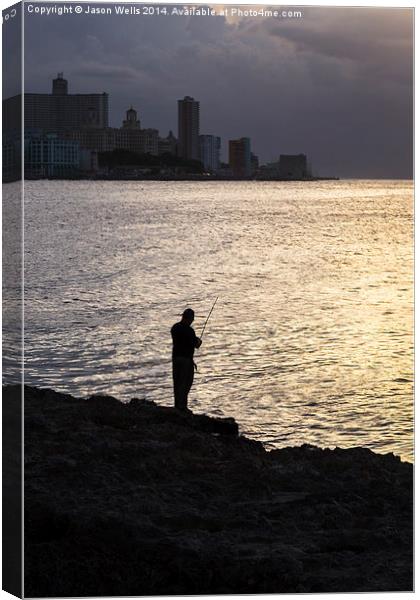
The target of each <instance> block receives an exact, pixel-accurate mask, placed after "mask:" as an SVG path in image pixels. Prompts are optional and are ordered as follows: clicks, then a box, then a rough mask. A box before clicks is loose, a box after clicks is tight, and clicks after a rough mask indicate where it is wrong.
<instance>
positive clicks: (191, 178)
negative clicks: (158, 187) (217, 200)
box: [3, 175, 340, 183]
mask: <svg viewBox="0 0 420 600" xmlns="http://www.w3.org/2000/svg"><path fill="white" fill-rule="evenodd" d="M16 181H21V179H20V178H19V179H10V180H3V183H13V182H16ZM24 181H193V182H203V181H211V182H214V181H221V182H227V181H236V182H240V183H243V182H272V183H293V182H305V183H314V182H318V181H340V178H339V177H312V178H304V179H280V178H276V179H273V178H259V177H258V178H243V179H238V178H235V177H215V176H214V177H213V176H208V177H207V176H203V175H185V176H180V177H156V176H150V177H147V176H143V177H129V176H127V177H116V176H112V175H111V176H109V177H106V176H103V175H101V176H91V177H88V176H86V177H25V178H24Z"/></svg>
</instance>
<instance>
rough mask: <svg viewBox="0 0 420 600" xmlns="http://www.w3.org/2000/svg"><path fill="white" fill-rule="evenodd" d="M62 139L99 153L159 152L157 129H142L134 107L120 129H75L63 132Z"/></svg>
mask: <svg viewBox="0 0 420 600" xmlns="http://www.w3.org/2000/svg"><path fill="white" fill-rule="evenodd" d="M61 135H62V137H64V138H65V139H69V140H75V141H78V142H79V143H80V146H81V147H82V148H89V149H91V150H96V151H97V152H112V151H113V150H127V151H129V152H135V153H136V154H152V155H153V156H157V155H158V152H159V131H158V130H157V129H141V128H140V120H139V119H138V118H137V111H136V110H134V109H133V108H132V107H131V108H130V109H128V110H127V112H126V119H125V120H124V121H123V123H122V126H121V127H120V128H116V127H106V128H104V129H74V130H67V131H64V132H62V134H61Z"/></svg>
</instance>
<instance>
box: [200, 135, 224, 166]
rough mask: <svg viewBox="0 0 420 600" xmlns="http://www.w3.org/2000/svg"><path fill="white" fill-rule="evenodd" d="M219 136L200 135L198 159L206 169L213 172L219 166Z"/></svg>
mask: <svg viewBox="0 0 420 600" xmlns="http://www.w3.org/2000/svg"><path fill="white" fill-rule="evenodd" d="M220 147H221V141H220V137H217V136H215V135H200V160H201V162H202V163H203V166H204V168H205V169H206V170H207V171H210V172H212V173H215V172H216V171H218V170H219V168H220Z"/></svg>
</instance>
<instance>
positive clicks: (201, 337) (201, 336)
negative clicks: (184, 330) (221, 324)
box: [200, 296, 219, 339]
mask: <svg viewBox="0 0 420 600" xmlns="http://www.w3.org/2000/svg"><path fill="white" fill-rule="evenodd" d="M218 299H219V296H217V298H216V300H215V301H214V303H213V306H212V307H211V311H210V312H209V314H208V317H207V319H206V322H205V323H204V326H203V330H202V332H201V335H200V339H203V335H204V330H205V329H206V325H207V323H208V320H209V319H210V315H211V313H212V312H213V309H214V307H215V306H216V302H217V301H218Z"/></svg>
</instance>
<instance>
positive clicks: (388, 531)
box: [3, 387, 413, 597]
mask: <svg viewBox="0 0 420 600" xmlns="http://www.w3.org/2000/svg"><path fill="white" fill-rule="evenodd" d="M19 395H20V390H19V388H17V387H6V388H4V389H3V407H4V408H3V411H4V412H5V413H6V415H7V413H8V412H9V411H11V410H12V409H13V403H14V402H16V401H19ZM412 494H413V489H412V465H411V464H409V463H402V462H401V461H400V459H399V458H398V457H395V456H394V455H392V454H387V455H378V454H375V453H373V452H371V451H370V450H368V449H364V448H353V449H348V450H341V449H335V450H321V449H319V448H315V447H312V446H308V445H304V446H302V447H300V448H297V447H296V448H285V449H281V450H274V451H271V452H267V451H266V450H265V449H264V448H263V446H262V445H261V444H260V443H259V442H255V441H252V440H249V439H246V438H244V437H242V436H238V429H237V425H236V423H235V421H234V420H233V419H211V418H209V417H205V416H198V415H194V414H181V413H178V412H177V411H175V409H173V408H169V407H161V406H157V405H155V404H154V403H152V402H147V401H144V400H138V399H137V400H132V401H131V402H130V403H128V404H122V403H120V402H119V401H118V400H116V399H114V398H111V397H103V396H102V397H99V396H96V397H92V398H88V399H78V398H74V397H72V396H69V395H64V394H59V393H56V392H54V391H52V390H44V389H43V390H40V389H34V388H28V387H27V388H26V390H25V538H26V541H25V595H26V596H32V597H39V596H55V597H57V596H85V595H86V596H87V595H90V596H92V595H94V596H101V595H107V596H110V595H120V596H121V595H124V596H126V595H154V594H194V595H195V594H218V593H225V594H228V593H230V594H231V593H264V592H277V593H285V592H344V591H346V592H350V591H352V592H362V591H364V592H367V591H369V592H374V591H384V590H401V591H402V590H405V591H407V590H412V589H413V574H412V560H413V557H412V529H413V521H412V518H413V513H412Z"/></svg>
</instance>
